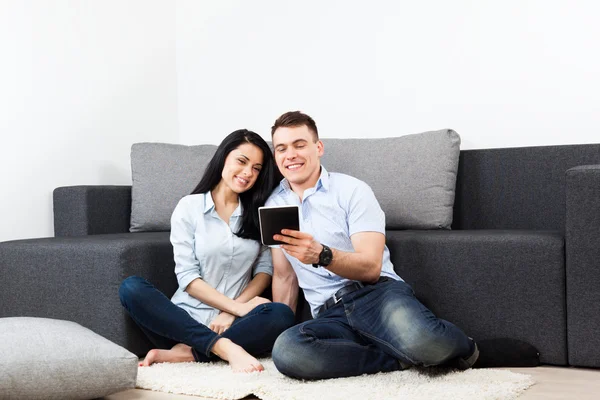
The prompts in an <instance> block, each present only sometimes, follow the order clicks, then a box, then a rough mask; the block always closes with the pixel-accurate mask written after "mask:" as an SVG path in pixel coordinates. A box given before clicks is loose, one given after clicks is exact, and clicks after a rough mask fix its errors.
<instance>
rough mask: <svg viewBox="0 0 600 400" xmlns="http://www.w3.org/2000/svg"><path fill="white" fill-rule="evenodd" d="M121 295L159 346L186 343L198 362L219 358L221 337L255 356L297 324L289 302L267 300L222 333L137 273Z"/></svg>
mask: <svg viewBox="0 0 600 400" xmlns="http://www.w3.org/2000/svg"><path fill="white" fill-rule="evenodd" d="M119 297H120V299H121V304H123V307H125V309H126V310H127V311H128V312H129V315H131V318H132V319H133V320H134V321H135V323H136V324H137V325H138V326H139V327H140V328H141V329H142V331H143V332H144V333H145V334H146V336H148V338H149V339H150V341H151V342H152V343H153V344H154V345H155V346H156V347H157V348H160V349H170V348H171V347H173V346H174V345H176V344H178V343H185V344H187V345H188V346H190V347H191V348H192V354H193V355H194V358H195V359H196V361H210V360H217V359H219V358H218V357H217V356H216V355H215V354H213V353H211V349H212V347H213V346H214V344H215V342H216V341H217V340H219V339H220V338H228V339H230V340H231V341H232V342H233V343H235V344H237V345H239V346H241V347H242V348H244V350H246V351H247V352H248V353H250V354H251V355H253V356H255V357H257V356H262V355H266V354H268V353H269V352H270V351H271V349H272V348H273V343H274V342H275V339H277V336H279V335H280V334H281V332H283V331H284V330H286V329H287V328H289V327H290V326H292V325H293V324H294V313H293V312H292V310H291V309H290V308H289V307H288V306H287V305H285V304H281V303H266V304H261V305H259V306H257V307H255V308H254V309H253V310H252V311H251V312H249V313H248V314H247V315H245V316H243V317H241V318H236V319H235V321H234V322H233V324H232V325H231V327H230V328H229V329H227V330H226V331H225V332H223V334H221V335H218V334H216V333H215V332H213V331H212V330H210V328H208V327H207V326H206V325H204V324H202V323H200V322H198V321H196V320H195V319H194V318H192V317H191V316H190V315H189V314H188V313H187V312H186V311H185V310H184V309H182V308H180V307H178V306H176V305H175V304H173V303H172V302H171V300H170V299H169V298H168V297H167V296H165V295H164V294H163V293H162V292H160V291H159V290H158V289H156V288H155V287H154V286H152V285H151V284H150V283H149V282H148V281H146V280H145V279H143V278H140V277H137V276H132V277H129V278H127V279H125V280H124V281H123V283H122V284H121V287H120V288H119Z"/></svg>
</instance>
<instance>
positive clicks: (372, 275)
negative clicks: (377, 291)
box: [326, 249, 382, 282]
mask: <svg viewBox="0 0 600 400" xmlns="http://www.w3.org/2000/svg"><path fill="white" fill-rule="evenodd" d="M331 251H332V252H333V259H332V261H331V264H329V265H328V266H327V267H326V268H327V269H328V270H329V271H331V272H333V273H334V274H336V275H339V276H341V277H344V278H347V279H352V280H354V281H360V282H375V281H377V279H379V276H380V275H381V261H382V260H381V259H379V260H378V261H374V258H373V257H372V256H370V255H368V254H362V253H348V252H345V251H340V250H337V249H331Z"/></svg>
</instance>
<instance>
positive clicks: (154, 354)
mask: <svg viewBox="0 0 600 400" xmlns="http://www.w3.org/2000/svg"><path fill="white" fill-rule="evenodd" d="M186 361H194V355H193V354H192V348H191V347H190V346H188V345H187V344H183V343H178V344H176V345H175V346H173V347H172V348H171V350H161V349H152V350H150V351H149V352H148V354H146V358H144V361H142V362H140V364H139V365H140V367H149V366H150V365H152V364H154V363H161V362H172V363H176V362H186Z"/></svg>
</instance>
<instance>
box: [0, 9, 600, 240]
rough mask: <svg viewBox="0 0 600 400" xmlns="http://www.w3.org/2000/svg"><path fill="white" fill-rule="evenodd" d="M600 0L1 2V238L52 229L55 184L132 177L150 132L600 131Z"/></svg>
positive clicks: (160, 137)
mask: <svg viewBox="0 0 600 400" xmlns="http://www.w3.org/2000/svg"><path fill="white" fill-rule="evenodd" d="M599 18H600V3H598V2H596V1H593V0H589V1H582V0H579V1H578V0H575V1H570V2H567V1H554V0H548V1H543V0H538V1H533V0H507V1H475V0H471V1H467V0H455V1H445V0H437V1H434V0H430V1H421V2H415V1H408V0H403V1H382V0H371V1H368V2H367V1H362V2H352V1H339V0H338V1H334V0H328V1H320V0H307V1H303V2H297V1H291V0H261V1H244V0H219V1H195V0H177V1H176V2H173V1H169V0H152V1H150V0H102V1H92V0H78V1H67V0H53V1H51V2H49V1H45V0H37V1H36V0H0V57H1V59H0V135H1V138H0V139H1V140H0V188H2V189H1V190H2V193H1V194H2V196H0V241H3V240H9V239H18V238H28V237H39V236H51V235H52V200H51V196H52V190H53V189H54V188H55V187H57V186H65V185H77V184H130V183H131V174H130V166H129V149H130V146H131V144H132V143H134V142H140V141H161V142H180V143H185V144H196V143H215V144H216V143H219V142H220V141H221V139H222V138H223V137H224V136H225V135H226V134H227V133H229V132H231V131H232V130H234V129H238V128H240V127H246V128H249V129H253V130H256V131H257V132H259V133H261V134H263V136H264V137H266V138H268V137H269V128H270V126H271V124H272V122H273V121H274V119H275V118H276V117H277V116H278V115H280V114H281V113H282V112H284V111H287V110H292V109H300V110H303V111H305V112H307V113H309V114H310V115H312V116H313V117H314V118H315V119H316V121H317V123H318V125H319V129H320V131H321V134H322V136H323V137H385V136H398V135H402V134H408V133H415V132H421V131H424V130H431V129H438V128H443V127H451V128H454V129H456V130H457V131H458V132H459V133H460V134H461V136H462V139H463V144H462V148H463V149H465V148H488V147H512V146H531V145H547V144H568V143H590V142H600V132H599V128H598V127H599V126H600V101H599V100H598V93H600V79H598V72H597V71H599V70H600V52H599V51H598V45H597V39H596V38H597V37H600V25H598V24H596V21H598V19H599Z"/></svg>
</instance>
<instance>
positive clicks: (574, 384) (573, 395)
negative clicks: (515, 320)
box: [105, 366, 600, 400]
mask: <svg viewBox="0 0 600 400" xmlns="http://www.w3.org/2000/svg"><path fill="white" fill-rule="evenodd" d="M506 369H508V370H510V371H514V372H520V373H523V374H529V375H531V376H532V377H533V379H534V380H535V382H536V383H535V385H533V386H532V387H531V388H529V389H527V390H526V391H525V392H524V393H523V394H522V395H521V396H520V397H519V400H539V399H550V400H551V399H578V400H592V399H593V400H598V399H600V369H584V368H564V367H549V366H544V367H537V368H506ZM105 399H106V400H162V399H164V400H190V399H201V397H196V396H184V395H176V394H168V393H161V392H151V391H148V390H140V389H132V390H127V391H125V392H121V393H116V394H113V395H111V396H107V397H105Z"/></svg>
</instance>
